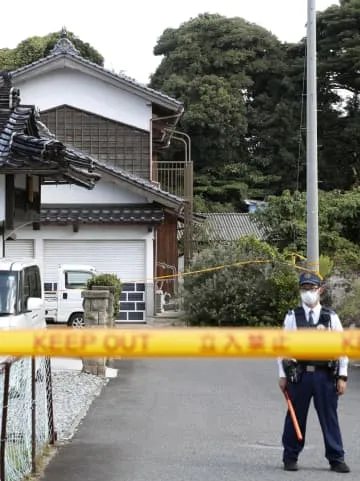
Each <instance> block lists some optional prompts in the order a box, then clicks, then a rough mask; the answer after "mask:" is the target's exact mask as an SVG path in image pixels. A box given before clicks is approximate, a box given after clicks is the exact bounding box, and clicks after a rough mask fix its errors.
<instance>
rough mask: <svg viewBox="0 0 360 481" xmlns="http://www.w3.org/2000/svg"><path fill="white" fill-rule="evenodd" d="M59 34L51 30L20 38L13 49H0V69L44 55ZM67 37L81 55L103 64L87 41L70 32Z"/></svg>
mask: <svg viewBox="0 0 360 481" xmlns="http://www.w3.org/2000/svg"><path fill="white" fill-rule="evenodd" d="M60 35H61V32H53V33H49V34H48V35H45V36H43V37H38V36H35V37H29V38H27V39H25V40H22V41H21V42H20V43H19V44H18V45H17V46H16V47H15V48H14V49H8V48H3V49H0V71H1V70H6V71H11V70H15V69H17V68H21V67H24V66H26V65H28V64H30V63H32V62H36V61H37V60H40V59H41V58H43V57H46V56H47V55H49V53H50V51H51V49H52V48H53V47H54V45H55V44H56V42H57V41H58V40H59V38H60ZM67 38H68V39H69V40H70V41H71V42H72V43H73V44H74V46H75V47H76V48H77V49H78V50H79V52H80V55H81V56H82V57H84V58H85V59H87V60H90V61H91V62H94V63H96V64H98V65H101V66H103V65H104V58H103V56H102V55H101V54H100V53H99V52H98V51H97V50H95V49H94V48H93V47H92V46H91V45H90V44H89V43H86V42H83V41H82V40H80V39H79V38H77V37H76V36H75V35H74V34H73V33H72V32H67Z"/></svg>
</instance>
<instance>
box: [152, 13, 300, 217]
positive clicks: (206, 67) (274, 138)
mask: <svg viewBox="0 0 360 481" xmlns="http://www.w3.org/2000/svg"><path fill="white" fill-rule="evenodd" d="M154 54H155V55H162V56H163V59H162V61H161V63H160V65H159V67H158V69H157V70H156V72H155V73H154V74H153V75H152V78H151V83H150V85H151V87H153V88H156V89H159V90H162V91H164V92H166V93H167V94H169V95H172V96H175V97H176V98H179V99H180V100H182V101H183V102H184V105H185V113H184V116H183V119H182V120H181V124H180V128H181V129H183V130H184V131H186V132H187V133H188V134H190V135H191V137H192V141H193V154H194V155H193V157H194V161H195V170H196V173H197V178H196V185H195V187H196V192H197V193H198V194H200V195H202V196H204V198H205V199H206V200H210V201H212V202H224V203H229V202H230V205H232V207H233V209H234V208H236V209H240V208H241V205H243V200H244V195H248V194H249V193H251V194H252V195H253V196H254V197H259V198H262V197H263V196H264V190H265V192H266V188H267V187H268V186H269V185H270V184H271V183H277V182H279V181H280V182H281V177H282V174H283V172H288V171H289V168H288V167H289V162H290V163H294V159H293V154H291V153H290V152H289V150H288V149H289V147H291V148H292V149H293V150H294V145H295V146H297V139H296V135H297V132H298V130H299V121H300V111H299V110H297V109H296V108H295V107H294V105H295V103H296V107H297V106H298V103H297V101H298V99H296V101H295V102H294V100H293V99H292V98H291V101H290V103H291V104H292V107H291V108H289V106H288V103H287V102H288V101H287V100H286V101H285V103H284V102H283V101H282V99H283V98H285V97H284V91H286V92H288V97H289V98H290V97H291V95H290V93H289V89H288V88H287V86H289V85H290V83H289V82H288V80H287V78H286V70H287V58H286V55H285V51H284V49H282V46H281V43H280V41H279V40H278V39H277V38H276V37H275V36H274V35H272V34H271V33H270V32H268V31H267V30H266V29H264V28H262V27H260V26H258V25H254V24H251V23H249V22H246V21H245V20H244V19H242V18H226V17H223V16H220V15H210V14H202V15H199V16H198V17H196V18H195V19H191V20H190V21H188V22H185V23H183V24H182V25H181V26H180V27H179V28H178V29H167V30H165V31H164V33H163V35H162V36H161V37H160V39H159V41H158V43H157V45H156V46H155V48H154ZM299 95H300V93H299ZM294 125H296V127H294ZM284 139H288V142H287V143H286V144H285V143H284ZM295 151H296V148H295ZM284 161H285V162H284ZM275 164H276V165H281V168H280V169H274V168H273V166H274V165H275ZM214 181H215V183H214Z"/></svg>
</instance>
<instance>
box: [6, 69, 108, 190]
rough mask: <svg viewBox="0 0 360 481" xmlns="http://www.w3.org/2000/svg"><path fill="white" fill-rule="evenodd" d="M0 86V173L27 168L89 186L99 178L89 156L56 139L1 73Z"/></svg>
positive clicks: (89, 187)
mask: <svg viewBox="0 0 360 481" xmlns="http://www.w3.org/2000/svg"><path fill="white" fill-rule="evenodd" d="M3 78H4V83H3V86H2V87H0V172H2V173H14V172H15V173H16V172H20V171H23V172H26V171H31V172H34V173H38V174H39V175H40V174H41V175H44V176H46V177H48V176H49V177H55V178H57V179H61V180H66V181H70V182H71V183H73V184H77V185H80V186H82V187H86V188H88V189H91V188H93V187H94V186H95V184H96V182H97V181H98V180H99V179H100V178H101V176H100V175H99V174H97V173H94V172H93V159H92V158H91V157H89V156H88V155H85V154H83V153H82V152H79V151H76V150H74V149H72V148H70V147H68V146H66V145H65V144H63V143H62V142H60V141H58V140H56V139H55V138H54V136H53V135H51V133H50V132H49V131H48V130H47V129H46V127H45V126H44V125H43V124H42V123H41V122H40V121H39V119H38V114H37V112H36V110H35V106H33V105H21V104H20V92H19V90H18V89H13V88H12V87H11V79H10V76H8V75H4V76H3Z"/></svg>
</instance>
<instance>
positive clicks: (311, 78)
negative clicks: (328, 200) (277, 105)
mask: <svg viewBox="0 0 360 481" xmlns="http://www.w3.org/2000/svg"><path fill="white" fill-rule="evenodd" d="M315 3H316V0H308V3H307V58H306V60H307V71H306V73H307V85H306V90H307V97H306V100H307V108H306V127H307V129H306V164H307V165H306V167H307V169H306V192H307V259H308V269H310V270H312V271H318V270H319V226H318V158H317V150H318V146H317V81H316V5H315Z"/></svg>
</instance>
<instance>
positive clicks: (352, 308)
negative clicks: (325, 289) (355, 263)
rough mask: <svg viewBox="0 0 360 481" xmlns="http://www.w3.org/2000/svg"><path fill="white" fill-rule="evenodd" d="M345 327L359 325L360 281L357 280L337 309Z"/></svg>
mask: <svg viewBox="0 0 360 481" xmlns="http://www.w3.org/2000/svg"><path fill="white" fill-rule="evenodd" d="M336 311H337V314H338V315H339V317H340V319H341V321H342V323H343V325H344V326H345V327H348V326H349V325H351V324H353V323H354V324H356V325H357V326H358V325H359V316H360V279H356V280H355V281H354V282H353V283H352V285H351V288H350V291H349V292H348V293H347V294H346V296H345V297H344V299H343V301H342V302H341V304H340V305H339V306H338V307H337V309H336Z"/></svg>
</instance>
